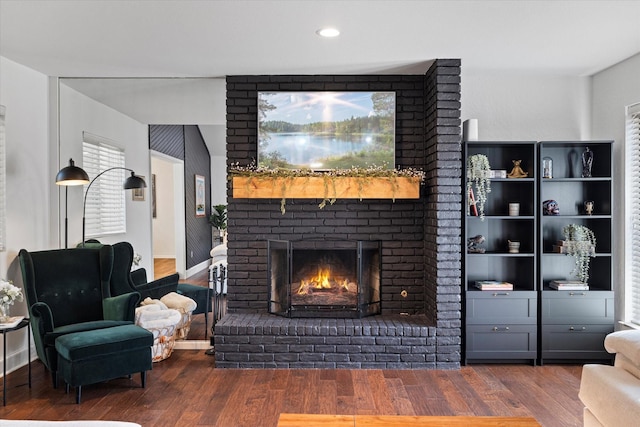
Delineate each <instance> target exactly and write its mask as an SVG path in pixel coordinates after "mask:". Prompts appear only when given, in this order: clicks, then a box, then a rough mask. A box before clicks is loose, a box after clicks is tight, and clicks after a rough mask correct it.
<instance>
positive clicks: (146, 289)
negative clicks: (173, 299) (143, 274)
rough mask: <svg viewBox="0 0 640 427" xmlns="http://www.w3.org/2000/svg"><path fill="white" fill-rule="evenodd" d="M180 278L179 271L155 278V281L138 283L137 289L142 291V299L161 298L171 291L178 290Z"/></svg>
mask: <svg viewBox="0 0 640 427" xmlns="http://www.w3.org/2000/svg"><path fill="white" fill-rule="evenodd" d="M179 280H180V275H178V273H174V274H171V275H169V276H166V277H162V278H160V279H158V280H154V281H153V282H149V283H145V284H143V285H137V286H136V291H138V292H140V295H141V297H142V299H145V298H147V297H149V298H151V299H160V298H162V297H163V296H165V295H166V294H168V293H169V292H175V291H177V290H178V281H179Z"/></svg>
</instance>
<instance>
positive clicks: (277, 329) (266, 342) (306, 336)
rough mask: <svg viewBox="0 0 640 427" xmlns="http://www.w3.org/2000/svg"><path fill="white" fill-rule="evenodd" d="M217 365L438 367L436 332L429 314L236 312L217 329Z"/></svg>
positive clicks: (376, 367) (236, 366) (368, 367)
mask: <svg viewBox="0 0 640 427" xmlns="http://www.w3.org/2000/svg"><path fill="white" fill-rule="evenodd" d="M216 335H217V336H220V339H219V340H217V341H216V355H218V354H219V355H220V356H219V357H216V367H219V368H327V369H333V368H336V369H340V368H344V369H360V368H363V369H406V368H414V369H433V368H435V367H436V354H435V353H436V328H435V327H433V326H429V322H428V321H427V319H426V317H425V316H398V315H388V316H373V317H365V318H363V319H288V318H283V317H277V316H273V315H269V314H256V313H254V314H231V315H227V316H225V317H224V318H223V319H222V320H221V321H220V323H218V325H217V326H216Z"/></svg>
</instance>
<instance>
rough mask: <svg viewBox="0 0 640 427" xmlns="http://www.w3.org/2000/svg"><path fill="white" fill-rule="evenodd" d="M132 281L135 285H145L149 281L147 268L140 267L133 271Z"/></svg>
mask: <svg viewBox="0 0 640 427" xmlns="http://www.w3.org/2000/svg"><path fill="white" fill-rule="evenodd" d="M131 281H132V282H133V284H134V285H135V286H140V285H144V284H145V283H147V270H145V269H144V268H138V269H136V270H133V271H132V272H131Z"/></svg>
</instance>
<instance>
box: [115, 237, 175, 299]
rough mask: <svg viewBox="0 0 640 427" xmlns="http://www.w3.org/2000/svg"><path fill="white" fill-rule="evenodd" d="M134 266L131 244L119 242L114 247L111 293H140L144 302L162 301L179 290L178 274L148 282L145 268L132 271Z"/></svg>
mask: <svg viewBox="0 0 640 427" xmlns="http://www.w3.org/2000/svg"><path fill="white" fill-rule="evenodd" d="M132 264H133V247H132V246H131V244H130V243H129V242H118V243H115V244H114V245H113V275H112V277H111V292H112V293H113V294H114V295H120V294H123V293H127V292H132V291H135V292H139V293H140V297H141V298H142V299H143V300H144V299H145V298H147V297H150V298H151V299H160V298H162V297H163V296H165V295H166V294H168V293H169V292H176V290H177V289H178V280H180V276H179V275H178V273H174V274H170V275H169V276H166V277H162V278H160V279H157V280H153V281H151V282H147V272H146V270H145V269H144V268H138V269H136V270H133V271H131V265H132Z"/></svg>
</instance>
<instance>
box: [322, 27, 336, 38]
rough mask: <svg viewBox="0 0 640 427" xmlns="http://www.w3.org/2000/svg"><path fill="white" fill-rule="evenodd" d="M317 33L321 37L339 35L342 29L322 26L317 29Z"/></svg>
mask: <svg viewBox="0 0 640 427" xmlns="http://www.w3.org/2000/svg"><path fill="white" fill-rule="evenodd" d="M316 34H317V35H319V36H320V37H338V36H339V35H340V31H338V30H337V29H335V28H330V27H328V28H320V29H319V30H318V31H316Z"/></svg>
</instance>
